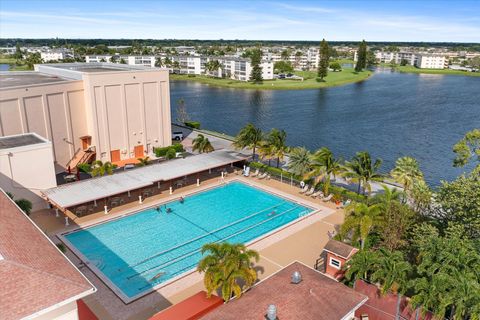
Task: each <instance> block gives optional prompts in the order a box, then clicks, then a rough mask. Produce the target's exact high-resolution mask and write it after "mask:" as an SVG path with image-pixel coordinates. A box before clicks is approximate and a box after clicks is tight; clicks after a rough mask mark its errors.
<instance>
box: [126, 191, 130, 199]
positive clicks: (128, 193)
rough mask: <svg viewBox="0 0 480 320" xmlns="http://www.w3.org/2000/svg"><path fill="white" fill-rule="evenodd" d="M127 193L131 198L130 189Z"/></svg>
mask: <svg viewBox="0 0 480 320" xmlns="http://www.w3.org/2000/svg"><path fill="white" fill-rule="evenodd" d="M127 195H128V197H129V198H130V190H128V191H127Z"/></svg>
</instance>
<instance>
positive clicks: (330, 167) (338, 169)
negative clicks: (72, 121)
mask: <svg viewBox="0 0 480 320" xmlns="http://www.w3.org/2000/svg"><path fill="white" fill-rule="evenodd" d="M311 166H312V171H311V172H310V173H309V174H308V176H309V177H316V182H319V181H320V180H323V182H324V183H323V192H324V193H325V195H327V194H328V193H329V188H330V179H331V176H332V175H333V176H334V177H335V176H336V175H338V174H340V173H343V172H344V168H343V167H342V166H341V165H340V160H339V159H336V158H335V156H334V155H333V152H332V151H330V149H328V148H327V147H323V148H320V149H318V150H317V151H316V152H315V153H314V154H313V156H312V164H311Z"/></svg>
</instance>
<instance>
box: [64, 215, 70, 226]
mask: <svg viewBox="0 0 480 320" xmlns="http://www.w3.org/2000/svg"><path fill="white" fill-rule="evenodd" d="M69 225H70V224H69V223H68V217H65V226H66V227H68V226H69Z"/></svg>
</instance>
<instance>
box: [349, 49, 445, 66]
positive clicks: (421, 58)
mask: <svg viewBox="0 0 480 320" xmlns="http://www.w3.org/2000/svg"><path fill="white" fill-rule="evenodd" d="M375 58H376V60H377V62H380V63H390V62H392V61H393V62H395V63H396V64H401V63H402V61H406V64H407V65H411V66H415V67H417V68H420V69H445V68H447V67H448V58H447V55H446V54H433V53H425V52H411V51H399V52H388V51H377V52H375ZM353 59H354V61H357V59H358V56H357V52H356V51H355V54H354V58H353Z"/></svg>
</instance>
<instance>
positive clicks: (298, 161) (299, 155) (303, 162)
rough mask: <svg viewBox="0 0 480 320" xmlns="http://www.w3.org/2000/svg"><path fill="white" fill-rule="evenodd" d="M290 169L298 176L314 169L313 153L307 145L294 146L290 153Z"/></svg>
mask: <svg viewBox="0 0 480 320" xmlns="http://www.w3.org/2000/svg"><path fill="white" fill-rule="evenodd" d="M288 170H289V171H290V172H292V173H293V174H295V175H297V176H302V177H303V176H305V175H306V174H307V173H309V172H311V171H312V154H311V153H310V151H308V150H307V149H306V148H305V147H296V148H293V149H292V151H291V152H290V154H289V155H288Z"/></svg>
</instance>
